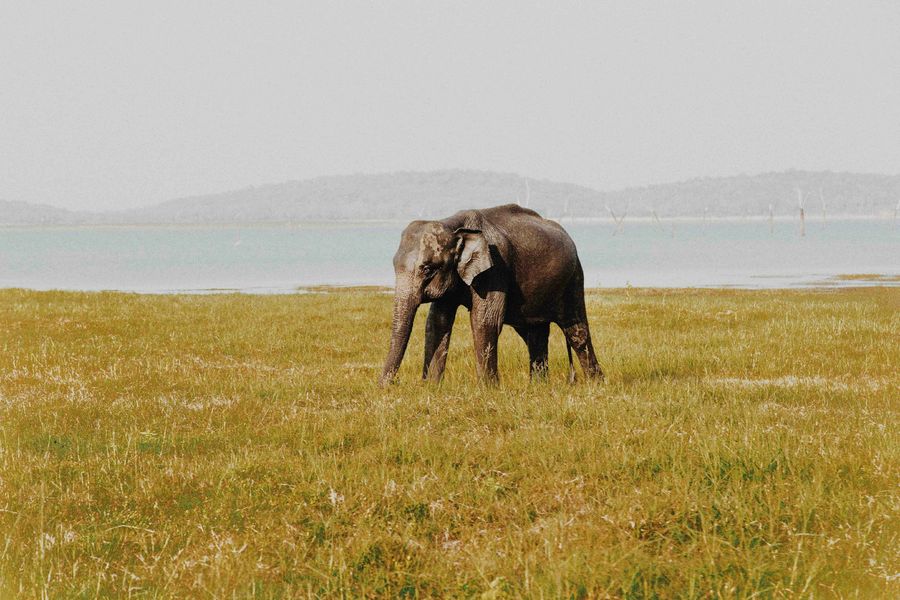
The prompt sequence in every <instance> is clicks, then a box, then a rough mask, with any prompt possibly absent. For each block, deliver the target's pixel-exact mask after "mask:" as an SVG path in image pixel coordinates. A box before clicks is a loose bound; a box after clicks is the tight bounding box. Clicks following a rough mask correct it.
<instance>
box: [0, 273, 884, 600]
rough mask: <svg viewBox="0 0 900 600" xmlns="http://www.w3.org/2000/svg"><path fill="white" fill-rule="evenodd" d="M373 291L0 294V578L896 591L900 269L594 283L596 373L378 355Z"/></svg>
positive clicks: (283, 586) (111, 591)
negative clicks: (487, 369) (477, 368)
mask: <svg viewBox="0 0 900 600" xmlns="http://www.w3.org/2000/svg"><path fill="white" fill-rule="evenodd" d="M390 301H391V298H390V296H389V295H387V294H384V293H379V292H378V291H373V290H355V291H354V290H347V291H340V292H330V293H313V294H304V295H290V296H240V295H221V296H220V295H216V296H140V295H127V294H117V293H102V294H81V293H61V292H47V293H40V292H28V291H17V290H0V597H2V598H37V597H84V598H93V597H97V596H100V597H110V596H112V597H126V596H136V597H166V598H167V597H197V598H200V597H232V596H237V597H244V596H254V597H260V598H269V597H306V596H346V597H360V596H389V597H432V596H454V597H456V596H458V597H484V598H498V597H522V596H525V597H548V598H552V597H567V598H568V597H573V598H581V597H607V596H611V597H629V598H649V597H657V596H658V597H743V598H749V597H751V596H763V597H771V596H774V597H784V598H805V597H831V596H841V597H859V598H873V597H875V598H881V597H884V598H888V597H898V596H900V515H898V512H900V487H898V484H900V439H898V437H900V436H898V431H900V427H898V410H900V370H898V365H900V289H898V288H894V289H889V288H871V289H842V290H829V291H825V290H805V291H727V290H719V291H701V290H668V291H664V290H612V291H607V290H603V291H593V292H591V293H590V294H589V297H588V311H589V315H590V319H591V326H592V328H593V332H594V338H595V345H596V348H597V352H598V355H599V357H600V360H601V363H602V364H603V367H604V369H605V370H606V372H607V375H608V379H607V382H606V383H603V384H593V383H585V382H583V381H581V382H579V383H577V384H575V385H574V386H569V385H567V384H566V383H565V374H566V373H565V371H566V363H565V348H564V344H563V341H562V336H561V335H560V333H559V331H558V330H556V329H554V331H553V334H552V339H551V376H550V378H549V380H548V381H546V382H538V383H534V384H530V383H529V381H528V378H527V355H526V352H525V346H524V344H523V343H522V342H521V341H520V340H519V339H518V337H517V336H516V335H515V334H514V333H513V332H512V331H509V330H506V331H504V333H503V336H502V339H501V346H500V361H501V380H502V383H501V386H500V387H499V388H496V389H485V388H482V387H480V386H479V385H477V384H476V383H475V381H474V361H473V356H472V351H471V337H470V335H469V331H468V319H467V318H466V315H465V311H464V310H463V312H462V313H461V314H460V318H459V319H458V320H457V327H456V331H455V333H454V340H453V347H452V349H451V353H450V361H449V364H448V369H447V378H446V379H445V381H444V383H443V384H442V385H441V386H429V385H425V384H423V383H422V382H421V381H419V379H418V377H419V374H420V371H421V354H422V334H423V331H422V329H423V320H424V314H423V311H420V315H419V320H418V321H417V325H416V330H415V333H414V336H413V340H412V342H411V344H410V350H409V352H408V353H407V357H406V360H405V361H404V364H403V368H402V369H401V371H400V375H399V378H398V384H397V385H394V386H393V387H390V388H388V389H386V390H382V389H380V388H378V387H377V385H376V379H377V375H378V373H379V370H380V366H381V361H382V359H383V356H384V352H385V351H386V349H387V342H388V331H389V318H390V314H391V310H390Z"/></svg>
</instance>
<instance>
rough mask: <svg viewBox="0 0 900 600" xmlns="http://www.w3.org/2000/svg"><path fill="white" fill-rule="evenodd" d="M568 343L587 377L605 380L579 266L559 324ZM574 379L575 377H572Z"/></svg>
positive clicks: (566, 295)
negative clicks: (597, 354)
mask: <svg viewBox="0 0 900 600" xmlns="http://www.w3.org/2000/svg"><path fill="white" fill-rule="evenodd" d="M559 326H560V328H562V330H563V334H564V335H565V336H566V342H567V343H568V344H569V346H571V348H572V350H574V351H575V355H576V356H577V357H578V362H579V363H581V370H582V371H584V374H585V376H587V377H592V378H597V379H603V369H601V368H600V363H599V362H598V361H597V356H596V355H595V354H594V344H593V343H592V342H591V330H590V328H589V327H588V320H587V309H586V308H585V305H584V278H583V276H582V275H581V265H579V266H578V277H576V278H575V279H574V280H573V281H572V283H571V284H570V285H569V288H568V289H567V290H566V294H565V300H564V306H563V315H562V319H560V322H559ZM571 378H572V379H574V377H571Z"/></svg>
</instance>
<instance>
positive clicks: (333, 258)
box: [0, 219, 900, 293]
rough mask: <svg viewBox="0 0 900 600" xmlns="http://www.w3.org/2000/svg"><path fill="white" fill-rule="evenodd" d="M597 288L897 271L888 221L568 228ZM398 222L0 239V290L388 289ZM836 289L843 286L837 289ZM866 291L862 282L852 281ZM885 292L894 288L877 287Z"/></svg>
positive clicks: (769, 283) (8, 234) (3, 233)
mask: <svg viewBox="0 0 900 600" xmlns="http://www.w3.org/2000/svg"><path fill="white" fill-rule="evenodd" d="M563 224H564V226H565V227H566V229H567V230H568V231H569V233H570V234H571V235H572V237H573V238H574V239H575V242H576V244H577V245H578V253H579V256H580V257H581V261H582V264H583V266H584V271H585V282H586V285H588V286H590V287H595V286H603V287H620V286H625V285H633V286H640V287H645V286H660V287H692V286H738V287H755V288H768V287H791V286H798V285H808V284H810V283H820V282H822V281H823V280H827V279H828V278H830V277H834V276H837V275H841V274H852V273H878V274H894V275H895V274H897V273H898V272H900V227H897V226H896V225H895V224H894V223H893V222H891V221H890V220H863V219H855V220H849V219H848V220H829V221H827V222H826V223H824V224H823V223H822V222H821V221H809V222H807V226H806V235H805V236H804V237H800V235H799V231H798V227H797V224H796V223H795V222H790V221H776V222H775V223H774V227H773V228H772V230H771V231H770V224H769V223H768V222H765V221H755V220H753V221H751V220H747V221H741V220H735V221H707V222H703V221H699V220H698V221H663V222H661V223H657V222H649V221H641V222H631V223H629V222H627V221H626V222H625V223H624V224H623V227H622V228H621V230H618V231H617V230H616V228H615V226H614V225H613V224H611V223H608V222H590V223H587V222H580V223H563ZM404 225H405V224H403V223H388V224H352V225H351V224H347V225H304V226H270V227H265V226H259V227H241V226H234V227H106V228H104V227H83V228H27V229H26V228H21V229H19V228H10V229H0V287H27V288H35V289H72V290H103V289H108V290H129V291H140V292H167V291H187V290H192V291H216V290H223V291H230V290H240V291H246V292H258V293H266V292H279V291H291V290H295V289H296V288H297V287H299V286H309V285H317V284H327V285H392V284H393V272H392V268H391V257H392V256H393V254H394V251H395V250H396V247H397V244H398V242H399V239H400V232H401V231H402V230H403V227H404ZM834 283H837V282H834ZM846 283H853V284H855V285H859V284H861V283H863V284H864V283H866V281H862V282H861V281H850V282H846ZM880 284H882V285H897V284H898V282H896V281H882V282H880Z"/></svg>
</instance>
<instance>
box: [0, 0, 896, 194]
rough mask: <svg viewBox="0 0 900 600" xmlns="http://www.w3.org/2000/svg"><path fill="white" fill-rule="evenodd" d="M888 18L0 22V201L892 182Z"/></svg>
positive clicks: (698, 6) (872, 14) (35, 11)
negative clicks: (299, 190) (413, 182)
mask: <svg viewBox="0 0 900 600" xmlns="http://www.w3.org/2000/svg"><path fill="white" fill-rule="evenodd" d="M898 32H900V3H898V2H894V1H888V0H885V1H874V0H873V1H861V0H853V1H850V0H848V1H846V2H826V1H821V0H820V1H816V2H782V1H776V0H772V1H771V2H749V1H746V0H745V1H741V2H726V1H723V0H713V1H708V2H661V1H659V2H633V1H629V2H625V1H623V2H603V3H601V2H590V3H587V2H584V3H581V2H578V3H576V2H572V3H563V2H558V1H554V2H543V3H525V2H522V1H515V2H484V1H479V2H471V3H460V2H423V1H419V2H313V1H310V0H303V1H302V2H296V1H291V2H259V1H253V2H243V3H227V2H185V1H183V0H182V1H178V2H163V1H158V0H155V1H153V2H127V1H123V0H113V1H109V2H70V1H66V2H40V3H38V2H34V1H27V2H19V1H10V0H4V1H3V2H2V4H0V199H6V200H24V201H28V202H46V203H50V204H55V205H58V206H64V207H68V208H92V209H107V208H119V207H121V208H124V207H131V206H138V205H143V204H149V203H154V202H158V201H163V200H168V199H171V198H176V197H179V196H185V195H191V194H202V193H210V192H217V191H224V190H229V189H234V188H240V187H245V186H248V185H257V184H265V183H273V182H279V181H284V180H289V179H304V178H308V177H315V176H318V175H331V174H342V173H353V172H381V171H393V170H427V169H440V168H476V169H490V170H500V171H513V172H517V173H521V174H523V175H528V176H532V177H539V178H549V179H555V180H563V181H571V182H575V183H581V184H586V185H590V186H593V187H597V188H600V189H610V188H618V187H624V186H631V185H643V184H647V183H661V182H668V181H674V180H680V179H685V178H690V177H694V176H702V175H730V174H735V173H741V172H745V173H756V172H760V171H767V170H783V169H787V168H802V169H832V170H848V171H865V172H881V173H892V174H895V173H898V172H900V33H898Z"/></svg>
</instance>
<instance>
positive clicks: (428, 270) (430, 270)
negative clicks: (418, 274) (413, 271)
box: [419, 265, 437, 277]
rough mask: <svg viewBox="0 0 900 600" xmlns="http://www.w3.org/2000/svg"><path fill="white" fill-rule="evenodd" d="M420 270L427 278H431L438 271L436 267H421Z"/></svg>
mask: <svg viewBox="0 0 900 600" xmlns="http://www.w3.org/2000/svg"><path fill="white" fill-rule="evenodd" d="M419 270H420V271H422V275H424V276H425V277H431V276H432V275H434V272H435V271H437V269H436V268H435V266H434V265H422V266H420V267H419Z"/></svg>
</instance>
